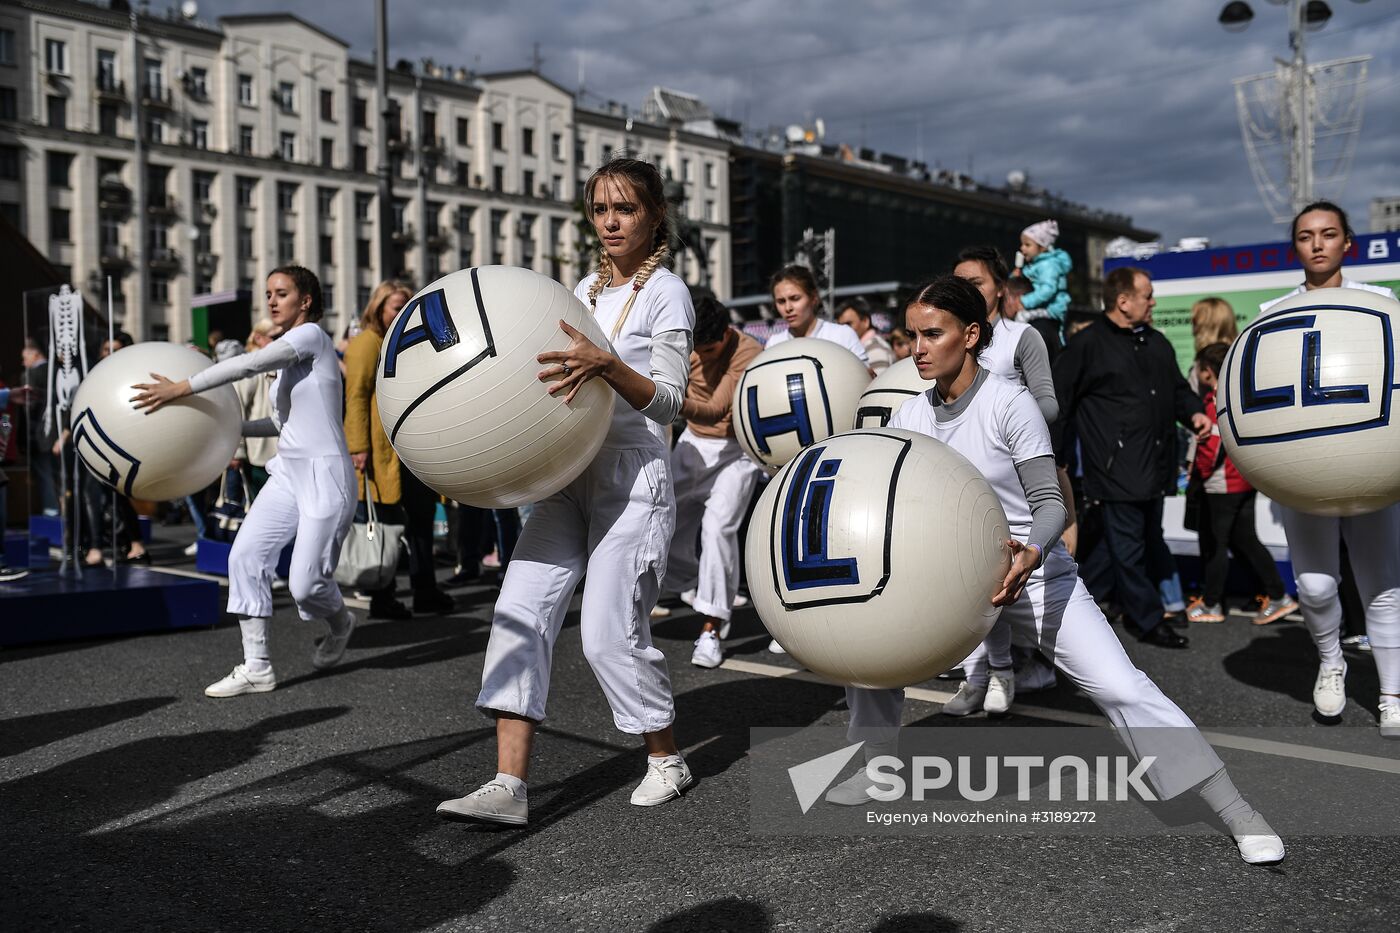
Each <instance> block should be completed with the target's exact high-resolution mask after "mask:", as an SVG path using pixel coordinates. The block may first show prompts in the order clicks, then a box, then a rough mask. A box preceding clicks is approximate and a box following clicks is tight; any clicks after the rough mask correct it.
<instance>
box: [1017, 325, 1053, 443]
mask: <svg viewBox="0 0 1400 933" xmlns="http://www.w3.org/2000/svg"><path fill="white" fill-rule="evenodd" d="M1015 363H1016V371H1017V372H1019V373H1020V374H1021V381H1022V382H1024V383H1025V384H1026V388H1027V389H1029V390H1030V393H1031V396H1032V397H1033V398H1034V399H1035V404H1036V406H1037V407H1038V408H1040V414H1041V415H1042V416H1043V417H1044V418H1045V423H1046V424H1054V423H1055V419H1056V418H1058V417H1059V416H1060V403H1059V401H1058V400H1057V399H1056V398H1055V380H1054V377H1052V376H1051V375H1050V353H1049V352H1048V351H1047V350H1046V349H1045V338H1043V337H1041V336H1040V334H1039V333H1038V332H1037V331H1036V329H1035V328H1033V327H1032V328H1029V329H1027V330H1024V331H1022V332H1021V339H1020V340H1019V341H1017V343H1016V354H1015Z"/></svg>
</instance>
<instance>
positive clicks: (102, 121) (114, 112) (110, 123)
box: [97, 104, 121, 138]
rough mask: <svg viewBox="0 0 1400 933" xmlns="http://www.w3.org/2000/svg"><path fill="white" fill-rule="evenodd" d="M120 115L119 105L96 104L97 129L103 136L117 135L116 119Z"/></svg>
mask: <svg viewBox="0 0 1400 933" xmlns="http://www.w3.org/2000/svg"><path fill="white" fill-rule="evenodd" d="M120 116H121V107H119V106H118V105H117V104H98V105H97V130H98V132H99V133H101V134H102V135H103V136H107V137H109V138H110V137H114V136H116V135H117V119H118V118H119V117H120Z"/></svg>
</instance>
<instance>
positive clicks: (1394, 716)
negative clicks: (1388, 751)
mask: <svg viewBox="0 0 1400 933" xmlns="http://www.w3.org/2000/svg"><path fill="white" fill-rule="evenodd" d="M1381 736H1382V738H1387V739H1400V700H1395V699H1386V700H1382V701H1381Z"/></svg>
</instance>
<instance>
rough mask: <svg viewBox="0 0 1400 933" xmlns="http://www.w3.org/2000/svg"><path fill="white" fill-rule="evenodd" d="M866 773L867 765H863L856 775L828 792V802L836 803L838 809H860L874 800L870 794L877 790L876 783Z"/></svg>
mask: <svg viewBox="0 0 1400 933" xmlns="http://www.w3.org/2000/svg"><path fill="white" fill-rule="evenodd" d="M865 771H866V769H865V765H861V768H860V770H859V771H857V772H856V773H855V774H852V775H851V776H850V777H848V778H846V780H844V781H842V782H841V783H840V784H836V785H834V786H833V787H832V788H831V790H829V791H827V792H826V802H827V803H834V804H836V805H837V806H838V807H858V806H860V805H861V804H863V803H869V802H870V801H872V800H874V799H875V798H874V797H872V796H870V792H871V791H872V790H874V789H875V782H874V781H872V780H870V775H868V774H866V773H865Z"/></svg>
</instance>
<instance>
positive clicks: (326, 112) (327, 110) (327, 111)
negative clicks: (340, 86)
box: [321, 87, 335, 123]
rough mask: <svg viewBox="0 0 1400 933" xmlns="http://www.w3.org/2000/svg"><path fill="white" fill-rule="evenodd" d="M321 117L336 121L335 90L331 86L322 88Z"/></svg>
mask: <svg viewBox="0 0 1400 933" xmlns="http://www.w3.org/2000/svg"><path fill="white" fill-rule="evenodd" d="M321 119H322V120H326V121H327V122H330V123H334V122H335V91H332V90H331V89H330V88H324V87H323V88H321Z"/></svg>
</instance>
